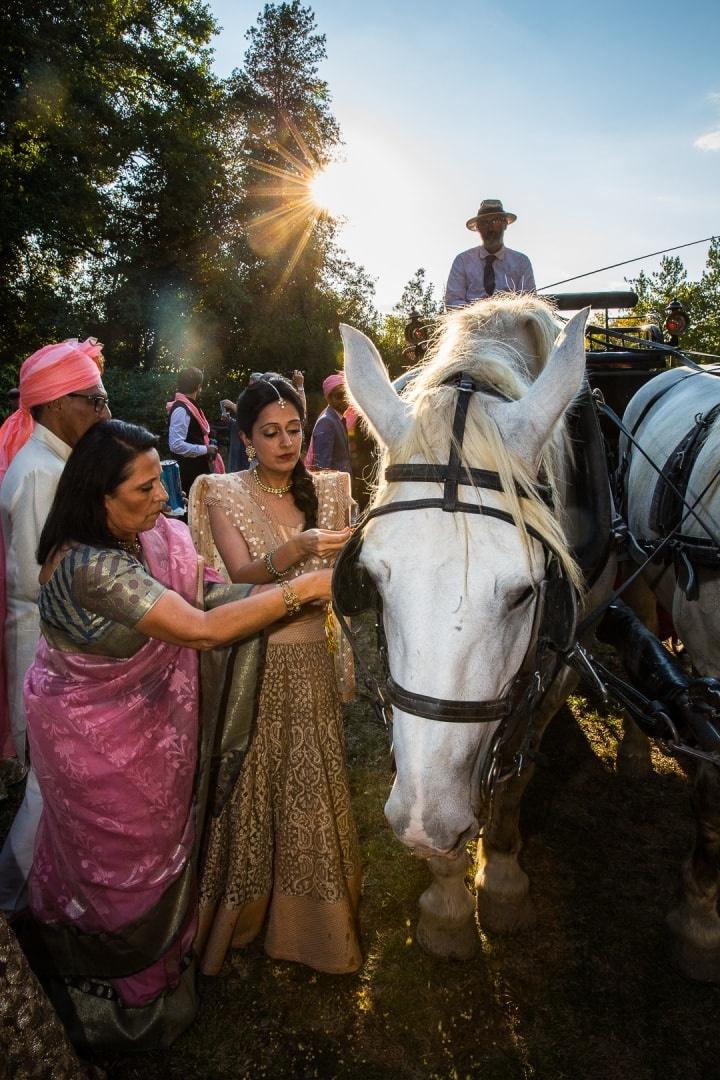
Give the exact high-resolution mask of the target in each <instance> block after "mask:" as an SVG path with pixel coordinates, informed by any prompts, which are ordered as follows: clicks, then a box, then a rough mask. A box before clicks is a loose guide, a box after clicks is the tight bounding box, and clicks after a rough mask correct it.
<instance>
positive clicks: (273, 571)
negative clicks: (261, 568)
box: [263, 551, 289, 581]
mask: <svg viewBox="0 0 720 1080" xmlns="http://www.w3.org/2000/svg"><path fill="white" fill-rule="evenodd" d="M263 562H264V563H265V569H266V570H267V572H268V574H269V575H270V577H271V578H274V580H275V581H282V579H283V578H284V577H287V575H288V573H289V570H278V568H277V567H276V566H275V563H274V562H273V561H272V552H270V551H266V552H265V554H264V555H263Z"/></svg>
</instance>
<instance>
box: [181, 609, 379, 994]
mask: <svg viewBox="0 0 720 1080" xmlns="http://www.w3.org/2000/svg"><path fill="white" fill-rule="evenodd" d="M306 625H307V624H306ZM319 625H320V631H321V628H322V623H321V622H320V624H319ZM313 636H315V637H316V640H311V641H307V640H306V641H294V642H282V643H273V642H272V641H271V642H270V643H269V644H268V646H267V652H266V658H265V665H264V670H263V674H262V681H261V686H260V692H259V698H258V705H257V712H256V718H255V725H254V731H253V735H252V740H251V743H250V747H249V750H248V753H247V757H246V758H245V761H244V764H243V768H242V772H241V774H240V776H239V778H238V780H237V782H236V784H235V787H234V789H233V792H232V794H231V796H230V797H229V798H228V800H227V802H226V804H225V806H224V808H223V810H222V812H221V813H220V815H219V816H218V817H216V818H214V819H213V820H212V822H211V825H210V828H209V834H208V839H207V849H206V855H205V868H204V872H203V875H202V880H201V897H200V903H201V916H200V918H201V922H200V936H199V943H200V947H201V952H202V955H203V962H202V967H203V971H205V973H206V974H214V973H216V972H217V971H218V970H219V969H220V967H221V966H222V963H223V959H224V957H225V954H226V951H227V949H228V948H230V947H235V948H238V947H241V946H243V945H246V944H247V943H248V942H250V941H252V940H253V939H254V938H255V937H256V936H257V935H258V934H259V933H260V931H261V928H262V926H263V924H264V923H265V920H266V919H267V926H266V931H265V950H266V952H267V953H268V954H269V955H270V956H272V957H274V958H276V959H282V960H295V961H298V962H300V963H303V964H307V965H308V966H310V967H312V968H315V969H317V970H319V971H325V972H331V973H337V974H340V973H344V972H350V971H354V970H356V969H357V968H358V967H359V966H360V963H361V959H362V958H361V953H360V947H359V942H358V934H357V907H358V899H359V893H360V862H359V853H358V845H357V837H356V832H355V825H354V821H353V816H352V810H351V807H350V794H349V790H348V784H347V776H346V771H345V762H344V750H343V738H342V727H341V713H340V700H339V695H338V689H337V682H336V679H335V674H334V667H333V661H332V657H331V656H330V654H329V653H328V651H327V646H326V643H325V641H324V638H322V637H320V639H319V640H318V639H317V636H318V633H317V629H316V630H315V633H314V635H313ZM203 947H204V948H203Z"/></svg>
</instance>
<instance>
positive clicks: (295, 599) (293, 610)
mask: <svg viewBox="0 0 720 1080" xmlns="http://www.w3.org/2000/svg"><path fill="white" fill-rule="evenodd" d="M279 584H280V592H281V593H282V598H283V600H284V601H285V607H286V608H287V613H288V615H299V614H300V609H301V607H302V604H301V603H300V597H299V596H298V594H297V593H296V592H295V590H294V589H292V588H291V587H290V585H288V583H287V581H281V582H280V583H279Z"/></svg>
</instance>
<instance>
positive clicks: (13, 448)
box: [0, 338, 102, 483]
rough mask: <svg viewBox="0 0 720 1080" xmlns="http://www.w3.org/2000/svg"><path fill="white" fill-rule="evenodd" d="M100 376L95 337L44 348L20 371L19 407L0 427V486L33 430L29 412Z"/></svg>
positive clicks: (63, 342) (97, 343) (84, 385)
mask: <svg viewBox="0 0 720 1080" xmlns="http://www.w3.org/2000/svg"><path fill="white" fill-rule="evenodd" d="M101 374H102V345H101V344H100V342H99V341H96V340H95V338H88V339H87V340H86V341H78V340H77V339H76V338H71V339H70V340H69V341H62V342H60V343H59V344H57V345H45V346H43V348H42V349H38V351H37V352H34V353H33V354H32V356H29V357H28V358H27V360H26V361H25V363H24V364H23V366H22V367H21V368H20V408H19V409H17V410H16V411H15V412H14V413H13V414H12V416H9V417H8V419H7V420H6V421H5V423H4V424H3V425H2V427H1V428H0V483H2V478H3V477H4V475H5V473H6V472H7V470H8V466H9V464H10V462H11V461H12V459H13V458H14V457H15V455H16V454H17V452H18V450H20V449H21V447H23V446H24V445H25V443H26V442H27V441H28V439H29V438H30V436H31V435H32V431H33V427H34V424H33V418H32V416H31V415H30V409H32V408H33V406H35V405H45V404H46V403H47V402H48V401H55V399H56V398H59V397H64V396H65V394H72V393H73V392H74V391H76V390H84V389H85V388H86V387H90V386H94V385H95V383H97V381H98V379H99V378H100V376H101Z"/></svg>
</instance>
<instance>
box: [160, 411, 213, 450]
mask: <svg viewBox="0 0 720 1080" xmlns="http://www.w3.org/2000/svg"><path fill="white" fill-rule="evenodd" d="M189 427H190V413H189V412H188V411H187V409H184V408H182V407H181V408H177V409H173V411H172V413H171V414H170V426H169V428H168V446H169V447H170V452H171V453H172V454H177V455H178V457H202V456H203V454H207V452H208V448H207V446H206V445H205V443H191V442H188V441H187V433H188V428H189Z"/></svg>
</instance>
